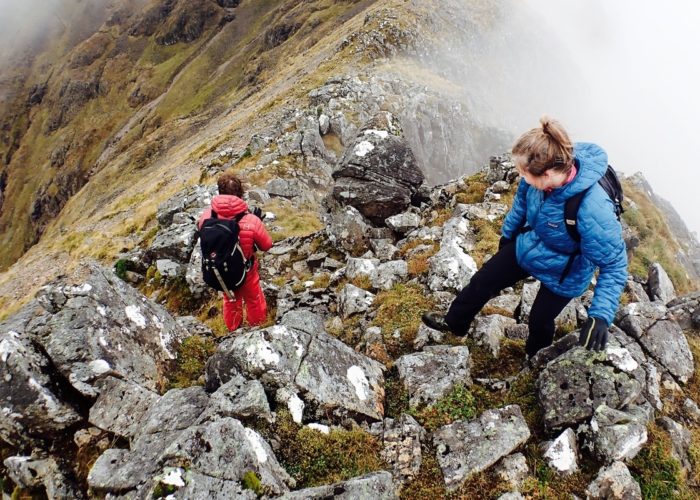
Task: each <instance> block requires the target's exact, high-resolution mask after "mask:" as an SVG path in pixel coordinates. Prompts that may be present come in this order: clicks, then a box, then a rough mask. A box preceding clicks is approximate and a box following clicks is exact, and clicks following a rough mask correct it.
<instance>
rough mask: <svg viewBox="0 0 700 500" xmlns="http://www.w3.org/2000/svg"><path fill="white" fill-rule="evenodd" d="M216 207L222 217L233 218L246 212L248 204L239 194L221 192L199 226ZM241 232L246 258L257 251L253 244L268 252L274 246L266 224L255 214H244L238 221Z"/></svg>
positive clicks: (242, 247) (242, 248)
mask: <svg viewBox="0 0 700 500" xmlns="http://www.w3.org/2000/svg"><path fill="white" fill-rule="evenodd" d="M212 209H214V211H216V215H217V216H218V217H219V218H220V219H233V218H234V217H236V216H237V215H238V214H241V213H243V212H246V211H247V210H248V205H247V204H246V202H245V201H243V200H241V199H240V198H239V197H238V196H233V195H230V194H219V195H216V196H214V199H213V200H212V201H211V208H207V209H206V210H205V211H204V213H203V214H202V216H201V217H200V218H199V222H197V227H199V228H201V227H202V223H203V222H204V221H205V220H207V219H209V218H211V211H212ZM238 227H239V228H240V233H239V235H238V239H239V241H240V243H241V250H243V255H245V258H246V259H250V257H251V256H252V255H253V254H254V253H255V248H254V247H253V245H255V246H257V247H258V249H259V250H261V251H263V252H266V251H268V250H269V249H270V248H272V238H270V235H269V234H268V233H267V229H265V225H264V224H263V223H262V221H261V220H260V219H259V218H258V217H256V216H255V215H253V214H247V215H244V216H243V217H242V218H241V220H240V222H239V223H238Z"/></svg>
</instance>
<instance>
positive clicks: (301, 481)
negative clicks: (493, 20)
mask: <svg viewBox="0 0 700 500" xmlns="http://www.w3.org/2000/svg"><path fill="white" fill-rule="evenodd" d="M261 432H262V433H263V435H265V436H266V437H268V438H269V437H272V436H275V437H277V438H278V439H279V440H280V442H282V443H284V445H283V446H282V447H281V448H280V449H279V450H277V451H276V456H277V459H278V460H279V461H280V463H281V464H282V465H283V466H284V467H285V469H286V470H287V472H288V473H289V474H290V475H291V476H292V477H293V478H294V479H295V480H296V481H297V487H298V488H307V487H311V486H318V485H321V484H330V483H334V482H337V481H344V480H347V479H350V478H352V477H356V476H361V475H363V474H367V473H369V472H373V471H377V470H385V469H387V464H386V463H385V462H383V461H382V460H381V458H380V457H379V453H380V450H381V442H380V441H379V440H378V439H377V438H375V437H373V436H371V435H370V434H368V433H367V432H365V431H363V430H362V429H360V428H359V427H354V428H352V429H350V430H345V429H332V430H331V432H330V433H329V434H323V433H322V432H319V431H317V430H314V429H311V428H309V427H306V426H300V425H298V424H296V423H295V422H294V421H293V420H292V417H291V415H290V414H289V413H288V412H286V411H280V412H278V413H277V421H276V422H275V423H274V424H273V425H272V426H270V427H269V428H267V429H263V430H262V431H261Z"/></svg>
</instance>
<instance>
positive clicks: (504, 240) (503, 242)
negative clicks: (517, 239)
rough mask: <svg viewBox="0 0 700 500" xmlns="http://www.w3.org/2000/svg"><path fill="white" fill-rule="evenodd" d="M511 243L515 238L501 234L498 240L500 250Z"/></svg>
mask: <svg viewBox="0 0 700 500" xmlns="http://www.w3.org/2000/svg"><path fill="white" fill-rule="evenodd" d="M510 243H513V240H511V239H510V238H506V237H505V236H501V239H500V240H498V249H499V250H500V249H501V248H503V247H504V246H506V245H509V244H510Z"/></svg>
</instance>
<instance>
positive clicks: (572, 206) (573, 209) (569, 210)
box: [564, 191, 586, 243]
mask: <svg viewBox="0 0 700 500" xmlns="http://www.w3.org/2000/svg"><path fill="white" fill-rule="evenodd" d="M585 194H586V191H581V192H580V193H576V194H575V195H573V196H572V197H571V198H569V199H568V200H566V202H565V203H564V224H566V232H567V233H569V236H571V239H572V240H574V241H575V242H576V243H581V235H580V234H579V232H578V227H577V224H578V209H579V207H580V206H581V201H582V200H583V196H584V195H585Z"/></svg>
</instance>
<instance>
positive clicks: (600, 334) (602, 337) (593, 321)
mask: <svg viewBox="0 0 700 500" xmlns="http://www.w3.org/2000/svg"><path fill="white" fill-rule="evenodd" d="M607 343H608V323H607V321H605V320H602V319H600V318H588V319H587V320H586V322H585V323H584V325H583V328H581V334H580V335H579V338H578V345H580V346H583V347H585V348H586V349H588V350H589V351H590V350H591V349H593V350H596V351H602V350H603V349H605V345H606V344H607Z"/></svg>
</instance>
